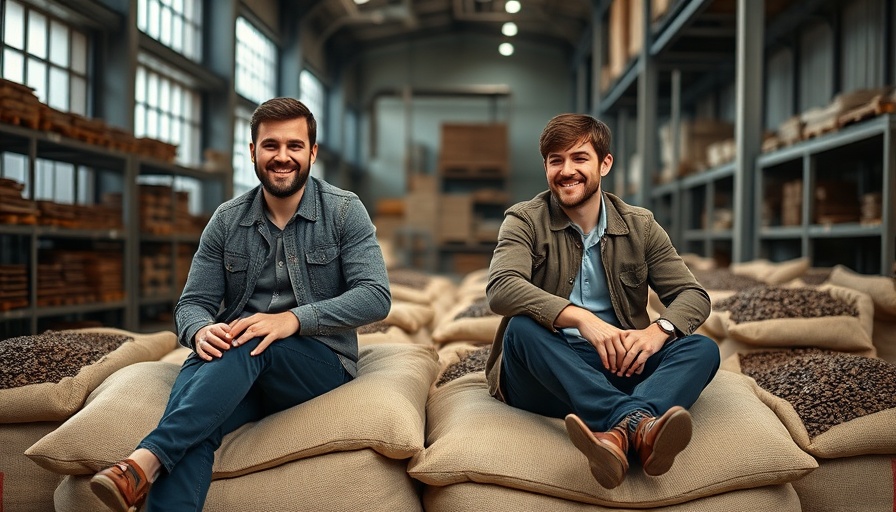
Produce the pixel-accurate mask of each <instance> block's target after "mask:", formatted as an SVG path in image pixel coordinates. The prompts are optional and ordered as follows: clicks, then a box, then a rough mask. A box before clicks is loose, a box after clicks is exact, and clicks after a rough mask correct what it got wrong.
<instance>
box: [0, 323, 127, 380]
mask: <svg viewBox="0 0 896 512" xmlns="http://www.w3.org/2000/svg"><path fill="white" fill-rule="evenodd" d="M132 339H133V338H131V337H130V336H125V335H121V334H105V333H85V332H72V331H46V332H44V333H43V334H37V335H30V336H19V337H17V338H9V339H7V340H3V341H0V389H11V388H17V387H21V386H27V385H29V384H40V383H44V382H53V383H56V382H59V381H61V380H62V379H64V378H65V377H74V376H75V375H77V374H78V372H79V371H80V370H81V368H83V367H85V366H89V365H91V364H93V363H96V362H97V361H99V360H100V358H101V357H103V356H104V355H106V354H108V353H109V352H112V351H113V350H115V349H117V348H118V347H120V346H121V345H122V343H124V342H126V341H129V340H132Z"/></svg>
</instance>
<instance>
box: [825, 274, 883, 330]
mask: <svg viewBox="0 0 896 512" xmlns="http://www.w3.org/2000/svg"><path fill="white" fill-rule="evenodd" d="M828 283H830V284H833V285H837V286H842V287H844V288H851V289H853V290H858V291H860V292H863V293H867V294H868V295H869V296H870V297H871V300H872V302H873V303H874V315H875V316H876V317H889V318H896V279H894V278H892V277H886V276H869V275H864V274H859V273H856V272H853V271H852V270H850V269H849V268H847V267H844V266H843V265H837V266H835V267H834V269H833V270H832V271H831V275H830V277H828Z"/></svg>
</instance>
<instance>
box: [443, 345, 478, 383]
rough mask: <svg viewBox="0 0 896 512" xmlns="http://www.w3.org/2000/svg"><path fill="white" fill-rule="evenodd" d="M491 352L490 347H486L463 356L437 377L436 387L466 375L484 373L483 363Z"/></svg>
mask: <svg viewBox="0 0 896 512" xmlns="http://www.w3.org/2000/svg"><path fill="white" fill-rule="evenodd" d="M491 351H492V347H491V345H488V346H485V347H482V348H480V349H477V350H472V351H470V352H468V353H466V354H464V355H463V356H462V357H461V358H460V360H459V361H457V362H456V363H452V364H450V365H448V367H447V368H445V371H443V372H442V375H440V376H439V380H438V381H437V382H436V387H440V386H442V385H443V384H447V383H449V382H451V381H452V380H454V379H458V378H460V377H463V376H464V375H466V374H468V373H473V372H481V371H485V362H486V361H488V356H489V354H490V353H491Z"/></svg>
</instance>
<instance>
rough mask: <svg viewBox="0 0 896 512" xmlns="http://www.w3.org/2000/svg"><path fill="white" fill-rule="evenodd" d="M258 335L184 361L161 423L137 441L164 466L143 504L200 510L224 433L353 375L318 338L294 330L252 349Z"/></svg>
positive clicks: (149, 508) (169, 511)
mask: <svg viewBox="0 0 896 512" xmlns="http://www.w3.org/2000/svg"><path fill="white" fill-rule="evenodd" d="M260 342H261V338H255V339H253V340H251V341H249V342H248V343H244V344H243V345H240V346H239V347H234V348H231V349H230V350H227V351H225V352H224V355H223V357H221V358H219V359H213V360H212V361H208V362H206V361H203V360H202V359H200V358H199V356H197V355H196V354H191V355H190V357H189V358H187V360H186V361H185V362H184V364H183V367H182V368H181V370H180V373H179V374H178V376H177V379H176V380H175V382H174V387H173V388H172V389H171V396H170V397H169V399H168V406H167V407H166V408H165V413H164V415H163V416H162V419H161V420H160V421H159V425H158V427H156V429H155V430H153V431H152V432H150V433H149V435H147V436H146V437H145V438H144V439H143V441H141V442H140V444H139V445H138V448H146V449H147V450H149V451H151V452H152V453H153V454H155V455H156V456H157V457H158V458H159V460H161V462H162V465H163V466H164V469H163V470H162V472H161V474H160V475H159V478H158V479H157V480H156V481H155V483H154V484H153V485H152V487H151V488H150V492H149V496H148V498H147V503H146V508H145V509H144V510H146V511H147V512H152V511H164V512H173V511H182V510H183V511H186V510H190V511H200V510H202V508H203V506H204V505H205V498H206V494H207V493H208V488H209V486H210V485H211V479H212V464H213V463H214V460H215V450H217V449H218V447H219V446H221V440H222V439H223V438H224V436H225V435H227V434H228V433H230V432H232V431H234V430H236V429H237V428H239V427H240V426H242V425H243V424H245V423H248V422H251V421H258V420H260V419H261V418H263V417H265V416H267V415H270V414H273V413H275V412H279V411H282V410H285V409H288V408H290V407H292V406H295V405H298V404H301V403H302V402H305V401H308V400H310V399H312V398H314V397H316V396H318V395H322V394H324V393H326V392H327V391H330V390H332V389H334V388H336V387H338V386H340V385H342V384H344V383H346V382H348V381H350V380H351V376H350V375H349V374H348V372H346V371H345V370H344V369H343V367H342V364H341V363H340V361H339V359H338V358H337V356H336V354H335V353H334V352H333V351H332V350H331V349H330V348H329V347H327V346H326V345H324V344H323V343H321V342H319V341H317V340H315V339H313V338H309V337H303V336H291V337H288V338H284V339H281V340H278V341H275V342H274V343H272V344H271V345H270V346H268V348H267V349H266V350H265V351H264V352H262V353H261V354H259V355H257V356H254V357H253V356H250V355H249V353H250V352H251V351H252V350H253V349H254V348H255V347H257V346H258V344H259V343H260Z"/></svg>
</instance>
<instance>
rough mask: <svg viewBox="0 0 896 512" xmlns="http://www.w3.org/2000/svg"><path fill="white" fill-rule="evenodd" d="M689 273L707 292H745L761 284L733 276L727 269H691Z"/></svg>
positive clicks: (750, 278) (747, 277)
mask: <svg viewBox="0 0 896 512" xmlns="http://www.w3.org/2000/svg"><path fill="white" fill-rule="evenodd" d="M691 272H692V273H693V274H694V277H696V278H697V282H699V283H700V285H701V286H703V287H704V288H706V289H707V290H746V289H747V288H752V287H754V286H761V285H762V284H763V282H762V281H759V280H758V279H753V278H752V277H749V276H742V275H739V274H735V273H734V272H732V271H731V270H729V269H727V268H718V269H712V270H698V269H692V270H691Z"/></svg>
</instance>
